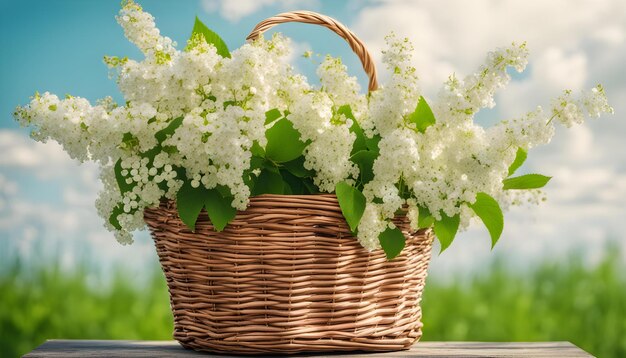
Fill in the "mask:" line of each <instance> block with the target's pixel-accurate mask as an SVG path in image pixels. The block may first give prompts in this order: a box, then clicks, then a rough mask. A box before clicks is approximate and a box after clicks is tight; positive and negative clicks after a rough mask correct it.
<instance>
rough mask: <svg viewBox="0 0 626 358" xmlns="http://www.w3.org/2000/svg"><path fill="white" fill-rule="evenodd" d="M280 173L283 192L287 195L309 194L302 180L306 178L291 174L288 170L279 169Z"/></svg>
mask: <svg viewBox="0 0 626 358" xmlns="http://www.w3.org/2000/svg"><path fill="white" fill-rule="evenodd" d="M280 175H281V176H282V177H283V181H284V182H285V184H286V185H285V194H288V195H292V194H293V195H308V194H311V192H310V191H309V189H308V188H307V186H306V185H304V180H305V179H306V178H299V177H297V176H295V175H293V174H292V173H291V172H289V171H288V170H284V169H283V170H281V171H280Z"/></svg>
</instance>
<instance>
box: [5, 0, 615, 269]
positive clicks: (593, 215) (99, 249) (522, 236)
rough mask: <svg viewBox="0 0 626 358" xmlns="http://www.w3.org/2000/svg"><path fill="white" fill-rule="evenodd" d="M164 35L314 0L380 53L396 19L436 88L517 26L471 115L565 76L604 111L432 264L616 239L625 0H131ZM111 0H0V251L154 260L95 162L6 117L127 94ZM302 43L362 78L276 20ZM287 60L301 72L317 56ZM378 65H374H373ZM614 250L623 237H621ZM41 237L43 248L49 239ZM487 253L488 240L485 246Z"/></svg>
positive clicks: (251, 21) (332, 43) (553, 89)
mask: <svg viewBox="0 0 626 358" xmlns="http://www.w3.org/2000/svg"><path fill="white" fill-rule="evenodd" d="M140 3H141V5H142V6H143V7H144V9H145V10H146V11H148V12H150V13H152V14H153V15H154V16H155V17H156V22H157V26H158V27H159V28H160V30H161V32H162V33H163V34H165V35H166V36H169V37H171V38H172V39H174V40H175V41H177V42H178V43H179V47H182V45H183V44H184V43H185V40H186V39H187V37H188V36H189V33H190V31H191V27H192V25H193V19H194V17H195V16H196V15H197V16H199V17H200V19H201V20H202V21H203V22H205V23H206V24H207V25H208V26H209V27H210V28H212V29H213V30H215V31H216V32H218V33H219V34H220V35H221V36H222V37H223V38H224V39H225V41H226V42H227V44H228V45H229V47H230V48H231V49H233V48H236V47H238V46H240V45H241V44H243V43H244V39H245V37H246V35H247V34H248V32H249V31H250V29H252V28H253V27H254V25H255V24H256V23H257V22H258V21H260V20H262V19H264V18H266V17H268V16H271V15H273V14H275V13H278V12H282V11H285V10H296V9H310V10H314V11H319V12H322V13H325V14H327V15H330V16H332V17H335V18H336V19H338V20H340V21H341V22H343V23H345V24H346V25H348V26H349V27H350V28H351V29H352V30H353V31H354V32H356V33H357V35H359V36H360V37H361V38H362V39H363V41H364V42H365V43H366V44H367V45H368V46H369V47H370V50H371V51H372V54H373V55H374V57H375V58H376V59H377V60H379V59H380V50H381V48H382V44H383V37H384V35H385V34H386V33H388V32H389V31H391V30H393V31H395V32H396V33H398V34H400V35H401V36H407V37H409V38H410V39H411V40H412V41H413V42H414V44H415V47H416V49H417V51H416V55H415V61H414V62H415V65H416V67H417V69H418V74H419V75H420V78H421V80H422V88H423V91H424V93H425V95H426V96H427V97H428V96H434V95H435V94H436V92H437V89H438V88H439V87H438V86H439V85H440V83H441V82H442V81H443V80H445V79H446V77H447V76H448V75H449V74H451V73H452V72H455V73H457V74H458V75H465V74H468V73H470V72H471V71H472V70H473V69H475V68H476V67H477V66H478V65H479V64H480V63H481V61H482V59H483V58H484V56H485V54H486V52H487V51H489V50H491V49H493V48H495V47H497V46H503V45H507V44H509V43H510V42H511V41H523V40H527V41H528V45H529V48H530V50H531V59H530V60H531V63H530V65H529V68H528V69H527V71H526V72H525V74H523V75H521V76H516V78H515V81H514V82H513V83H511V84H510V85H509V86H508V88H507V89H505V90H504V91H502V93H501V94H499V95H498V97H497V102H498V105H497V106H496V108H495V109H493V110H491V111H488V112H487V113H486V114H485V113H483V114H482V115H481V116H482V117H483V119H487V121H486V122H490V121H491V120H493V119H494V118H506V117H511V116H516V115H520V114H522V113H524V112H526V111H529V110H532V109H534V108H535V106H536V105H539V104H541V105H547V104H548V103H549V101H548V99H549V98H551V97H554V96H556V95H558V94H559V92H560V90H561V89H564V88H571V89H573V90H575V91H578V90H581V89H583V88H589V87H591V86H593V85H595V84H596V83H598V82H600V83H603V84H604V85H605V87H606V90H607V93H608V96H609V100H610V102H611V103H612V105H613V106H614V107H615V112H616V115H615V116H612V118H604V119H602V120H599V121H593V122H590V123H588V124H587V125H585V126H583V127H577V128H574V129H573V130H569V131H564V130H563V131H559V133H558V137H557V138H555V140H554V142H553V143H552V144H551V145H550V146H548V147H545V148H540V149H538V150H536V151H534V152H531V153H530V158H529V161H528V163H527V165H525V167H524V168H523V170H525V171H527V172H530V171H539V172H542V173H545V174H548V175H553V176H554V177H555V178H554V179H553V181H552V183H551V185H550V187H549V188H548V189H547V194H548V198H549V200H548V202H547V203H545V204H544V205H543V206H541V207H539V208H520V209H515V210H513V211H512V212H510V213H508V214H507V215H506V220H505V225H506V229H505V232H504V237H503V239H502V241H501V243H499V244H498V246H497V247H496V249H495V250H494V252H493V253H492V252H491V251H490V250H489V240H488V234H487V233H486V231H484V230H483V229H482V228H480V227H479V226H478V225H477V226H476V227H475V228H473V229H471V230H469V231H468V232H466V233H464V234H462V235H461V236H460V237H459V238H458V242H457V243H456V244H455V245H453V247H452V248H451V249H450V250H449V251H448V252H446V253H445V254H444V255H442V256H440V257H438V258H436V259H435V261H434V269H435V272H437V271H439V272H447V271H459V272H460V271H465V270H467V269H468V268H475V267H479V266H480V263H481V262H484V261H485V259H486V258H489V257H495V256H505V257H507V258H511V259H512V260H510V261H512V262H518V263H519V264H520V265H522V266H523V265H525V264H527V263H528V262H531V261H532V260H535V259H537V258H538V257H559V256H560V255H558V254H560V253H563V254H565V253H566V252H567V251H568V250H570V249H573V248H579V249H581V250H583V251H584V252H585V253H586V257H587V258H588V259H589V260H594V258H597V256H598V255H599V254H600V253H601V252H602V250H603V248H604V245H605V243H606V242H607V241H617V242H620V243H621V245H622V247H624V245H623V243H624V241H625V237H624V234H623V230H622V226H623V220H624V218H626V144H624V143H626V142H624V140H623V138H625V135H626V121H624V116H623V113H626V105H625V104H626V74H625V73H626V72H625V71H623V63H626V5H624V3H623V2H621V1H619V0H615V1H608V0H607V1H603V2H596V1H583V0H577V1H575V2H571V1H568V0H557V1H551V2H541V1H524V2H522V1H502V2H499V3H497V4H495V3H492V2H490V1H486V0H485V1H473V2H464V1H440V2H429V1H402V0H398V1H343V2H341V1H327V0H324V1H322V0H293V1H287V0H263V1H258V0H257V1H254V0H245V1H227V0H188V1H176V2H174V1H158V0H144V1H141V2H140ZM118 9H119V2H118V1H79V0H66V1H40V0H39V1H27V2H26V1H7V0H2V1H1V2H0V48H2V55H1V56H0V78H1V80H0V94H1V95H0V250H2V251H3V253H0V259H2V257H3V254H5V255H6V254H8V255H22V256H25V257H30V258H37V257H38V256H40V255H43V256H50V257H52V258H53V259H57V258H58V259H60V260H61V261H62V262H66V263H67V264H68V265H71V264H72V262H75V261H76V260H83V259H85V257H88V259H89V260H93V261H94V262H95V263H96V264H98V265H100V266H103V267H109V266H112V265H130V266H132V267H133V268H134V269H135V270H137V271H138V272H140V271H141V270H142V267H144V265H146V264H147V263H152V264H153V263H154V260H155V255H154V252H153V251H154V249H153V247H152V246H151V242H150V240H149V239H148V238H147V235H145V234H143V235H139V236H138V239H137V243H136V244H135V245H134V246H131V247H122V246H120V245H118V244H117V243H116V242H115V240H114V239H113V236H112V235H111V234H109V233H107V232H106V231H105V230H104V229H103V228H102V224H101V221H100V219H99V218H98V217H97V215H96V212H95V209H94V207H93V200H94V199H95V193H96V192H97V190H98V187H99V185H98V183H97V171H96V168H95V167H94V166H93V165H83V166H78V165H77V164H76V163H74V162H72V161H71V160H70V159H69V158H68V157H67V156H66V155H65V154H64V153H62V151H61V150H60V149H59V148H58V146H55V145H54V143H50V144H45V145H44V144H39V143H35V142H34V141H32V140H30V139H29V138H28V131H27V130H25V129H20V128H18V126H17V124H16V123H15V122H14V121H13V119H12V117H11V112H12V111H13V108H14V107H15V106H16V105H19V104H25V103H27V102H28V99H29V97H30V96H32V95H33V93H34V92H35V91H40V92H44V91H50V92H53V93H56V94H59V95H63V94H66V93H69V94H72V95H77V96H81V97H85V98H87V99H89V100H91V101H94V100H96V99H98V98H102V97H105V96H109V95H110V96H112V97H113V98H114V99H115V100H117V101H118V102H122V101H123V99H122V98H121V96H120V95H119V92H118V91H117V89H116V86H115V81H114V80H111V79H109V77H108V70H107V68H106V67H105V66H104V64H103V63H102V56H103V55H119V56H129V57H131V58H137V59H140V58H141V56H140V52H139V51H138V50H137V49H136V48H134V47H133V45H131V44H130V43H129V42H128V41H127V40H126V39H125V38H124V36H123V31H122V30H121V28H120V27H119V26H118V24H117V23H116V21H115V18H114V16H115V15H116V13H117V11H118ZM278 30H279V31H282V32H284V33H286V34H287V35H288V36H290V37H292V38H293V46H294V49H295V51H296V52H297V53H296V54H297V55H299V54H300V53H302V52H303V51H304V50H308V49H311V50H314V51H315V52H317V53H331V54H333V55H336V56H341V57H342V58H343V59H344V62H345V63H346V64H347V65H348V67H349V68H350V72H351V73H352V74H353V75H356V76H358V77H359V80H360V82H361V84H362V85H363V86H364V87H365V84H366V80H365V78H364V75H363V74H362V71H361V69H360V65H359V63H358V60H357V59H356V57H355V56H354V55H353V54H351V52H350V50H349V48H348V46H347V45H346V44H345V43H344V42H343V41H342V40H341V39H340V38H338V37H337V36H335V35H333V34H331V33H330V32H328V30H326V29H322V28H317V27H314V26H310V25H301V24H288V25H281V26H280V27H279V28H278ZM296 66H297V67H298V68H299V69H301V70H302V71H303V72H304V73H305V74H306V75H307V76H312V74H313V71H314V65H312V64H311V63H309V62H307V61H304V60H298V61H297V62H296ZM382 72H383V73H382V77H383V81H384V71H382ZM623 251H626V247H624V250H623ZM50 252H52V254H50ZM494 254H495V255H494Z"/></svg>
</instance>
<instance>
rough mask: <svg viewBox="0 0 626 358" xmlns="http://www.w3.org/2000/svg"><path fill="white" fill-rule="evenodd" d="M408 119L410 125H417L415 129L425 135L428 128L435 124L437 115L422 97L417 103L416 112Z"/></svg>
mask: <svg viewBox="0 0 626 358" xmlns="http://www.w3.org/2000/svg"><path fill="white" fill-rule="evenodd" d="M407 119H408V120H409V122H410V123H415V129H416V130H417V131H418V132H420V133H424V132H425V131H426V128H428V127H430V126H432V125H433V124H435V115H434V114H433V111H432V109H430V106H429V105H428V103H427V102H426V100H425V99H424V97H422V96H420V98H419V101H418V102H417V107H416V108H415V111H414V112H413V113H411V114H409V117H408V118H407Z"/></svg>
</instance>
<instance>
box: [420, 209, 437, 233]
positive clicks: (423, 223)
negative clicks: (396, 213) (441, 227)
mask: <svg viewBox="0 0 626 358" xmlns="http://www.w3.org/2000/svg"><path fill="white" fill-rule="evenodd" d="M418 210H419V212H418V214H417V226H419V227H420V229H427V228H429V227H431V226H433V224H434V223H435V218H434V217H433V216H432V214H431V213H430V211H429V210H428V209H427V208H424V207H421V206H419V207H418Z"/></svg>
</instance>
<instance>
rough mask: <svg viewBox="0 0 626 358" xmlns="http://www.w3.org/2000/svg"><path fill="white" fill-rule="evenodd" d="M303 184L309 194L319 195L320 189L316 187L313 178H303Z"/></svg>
mask: <svg viewBox="0 0 626 358" xmlns="http://www.w3.org/2000/svg"><path fill="white" fill-rule="evenodd" d="M302 184H304V186H305V187H306V188H307V190H308V191H309V194H319V193H320V189H319V188H318V187H317V186H316V185H315V183H314V182H313V179H312V178H303V179H302Z"/></svg>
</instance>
